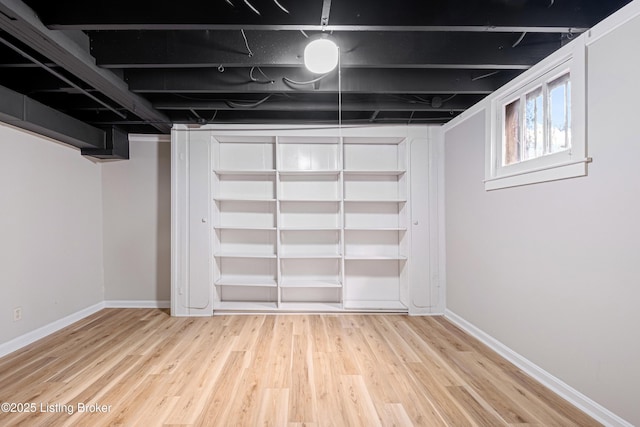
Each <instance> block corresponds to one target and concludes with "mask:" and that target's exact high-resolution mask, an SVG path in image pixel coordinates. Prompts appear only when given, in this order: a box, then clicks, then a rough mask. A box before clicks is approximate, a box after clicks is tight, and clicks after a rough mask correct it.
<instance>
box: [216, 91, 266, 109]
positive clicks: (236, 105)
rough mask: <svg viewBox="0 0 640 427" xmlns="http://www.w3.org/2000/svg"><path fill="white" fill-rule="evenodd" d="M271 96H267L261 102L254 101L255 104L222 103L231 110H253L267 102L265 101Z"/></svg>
mask: <svg viewBox="0 0 640 427" xmlns="http://www.w3.org/2000/svg"><path fill="white" fill-rule="evenodd" d="M272 96H273V94H272V93H270V94H269V95H267V96H265V97H264V98H262V99H261V100H259V101H256V102H252V103H250V104H245V103H242V102H235V101H224V102H225V104H227V105H228V106H229V107H231V108H255V107H257V106H258V105H260V104H263V103H265V102H267V100H268V99H269V98H271V97H272Z"/></svg>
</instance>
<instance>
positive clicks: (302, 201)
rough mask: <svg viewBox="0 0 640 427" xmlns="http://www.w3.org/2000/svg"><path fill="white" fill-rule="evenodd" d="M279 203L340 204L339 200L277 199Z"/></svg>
mask: <svg viewBox="0 0 640 427" xmlns="http://www.w3.org/2000/svg"><path fill="white" fill-rule="evenodd" d="M279 200H280V202H285V203H286V202H290V203H340V199H338V198H335V199H279Z"/></svg>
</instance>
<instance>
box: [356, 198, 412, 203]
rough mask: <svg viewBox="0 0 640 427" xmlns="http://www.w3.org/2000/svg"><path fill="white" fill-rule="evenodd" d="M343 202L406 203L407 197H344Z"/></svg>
mask: <svg viewBox="0 0 640 427" xmlns="http://www.w3.org/2000/svg"><path fill="white" fill-rule="evenodd" d="M344 201H345V203H406V202H407V199H344Z"/></svg>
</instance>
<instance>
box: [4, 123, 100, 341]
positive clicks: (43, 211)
mask: <svg viewBox="0 0 640 427" xmlns="http://www.w3.org/2000/svg"><path fill="white" fill-rule="evenodd" d="M0 153H1V154H0V290H1V296H0V343H5V342H7V341H10V340H11V339H13V338H16V337H18V336H21V335H24V334H25V333H28V332H31V331H33V330H35V329H38V328H41V327H44V326H46V325H49V324H50V323H52V322H54V321H57V320H59V319H62V318H64V317H66V316H69V315H71V314H73V313H76V312H78V311H80V310H83V309H86V308H87V307H89V306H92V305H94V304H97V303H100V302H102V300H103V282H102V226H101V224H102V195H101V182H100V165H98V164H95V163H94V162H92V161H90V160H88V159H86V158H83V157H81V156H80V153H79V151H78V150H77V149H75V148H70V147H68V146H65V145H62V144H57V143H54V142H52V141H51V140H48V139H45V138H42V137H40V136H36V135H34V134H31V133H28V132H25V131H23V130H19V129H16V128H13V127H10V126H8V125H5V124H2V123H0ZM15 307H22V312H23V314H22V316H23V318H22V320H21V321H18V322H13V309H14V308H15Z"/></svg>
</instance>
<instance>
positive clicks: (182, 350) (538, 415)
mask: <svg viewBox="0 0 640 427" xmlns="http://www.w3.org/2000/svg"><path fill="white" fill-rule="evenodd" d="M0 402H14V403H35V404H36V405H37V408H36V412H35V413H14V414H7V413H0V425H2V426H10V425H25V426H57V425H73V426H76V425H86V426H101V425H131V426H153V425H167V426H168V425H172V426H176V425H183V426H184V425H207V426H208V425H212V426H215V425H219V426H235V425H238V426H259V425H260V426H262V425H273V426H302V425H305V426H367V427H369V426H379V425H383V426H392V425H397V426H410V425H422V426H467V425H478V426H501V425H516V424H517V425H520V426H524V425H529V426H531V425H544V426H570V425H577V426H581V427H582V426H592V425H599V424H598V423H596V422H595V421H594V420H592V419H591V418H589V417H587V416H586V415H584V414H583V413H581V412H580V411H578V410H577V409H575V408H574V407H572V406H571V405H569V404H568V403H566V402H565V401H563V400H562V399H560V398H559V397H557V396H556V395H554V394H553V393H551V392H550V391H548V390H546V389H545V388H544V387H542V386H540V385H539V384H537V383H536V382H535V381H533V380H532V379H530V378H529V377H527V376H526V375H525V374H523V373H522V372H521V371H519V370H518V369H517V368H515V367H514V366H512V365H511V364H509V363H508V362H506V361H505V360H504V359H502V358H500V357H499V356H497V355H496V354H495V353H493V352H491V351H490V350H488V349H487V348H486V347H484V346H483V345H482V344H480V343H479V342H477V341H476V340H474V339H473V338H471V337H469V336H468V335H466V334H465V333H463V332H461V331H460V330H459V329H457V328H456V327H455V326H453V325H452V324H451V323H449V322H448V321H447V320H445V319H443V318H440V317H431V318H430V317H407V316H399V315H277V316H275V315H274V316H262V315H246V316H216V317H212V318H172V317H170V316H169V315H168V314H167V313H166V312H165V311H161V310H153V309H145V310H140V309H107V310H103V311H100V312H99V313H96V314H95V315H93V316H90V317H88V318H86V319H84V320H82V321H80V322H78V323H76V324H74V325H72V326H70V327H68V328H66V329H64V330H62V331H60V332H58V333H56V334H54V335H51V336H49V337H47V338H45V339H43V340H41V341H38V342H36V343H34V344H32V345H30V346H28V347H25V348H24V349H22V350H19V351H18V352H16V353H13V354H10V355H8V356H7V357H4V358H2V359H0ZM41 403H42V404H43V405H44V408H42V407H40V404H41ZM79 403H83V404H87V405H89V404H96V403H97V404H99V405H110V408H109V409H110V410H109V412H106V413H86V412H85V413H80V412H77V409H78V404H79ZM63 405H66V406H63ZM69 408H70V409H71V411H69ZM42 409H45V410H47V409H48V410H49V412H43V411H42ZM68 412H73V413H72V414H69V413H68Z"/></svg>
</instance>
